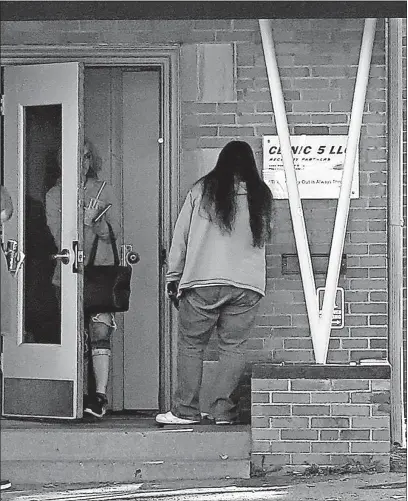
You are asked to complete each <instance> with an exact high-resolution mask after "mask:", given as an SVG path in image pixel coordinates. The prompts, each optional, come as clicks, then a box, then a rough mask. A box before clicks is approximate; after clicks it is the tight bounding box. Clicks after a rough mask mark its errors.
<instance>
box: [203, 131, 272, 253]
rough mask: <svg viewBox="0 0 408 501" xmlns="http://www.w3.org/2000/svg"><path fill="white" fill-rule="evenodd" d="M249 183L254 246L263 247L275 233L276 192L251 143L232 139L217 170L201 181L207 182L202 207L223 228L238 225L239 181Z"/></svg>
mask: <svg viewBox="0 0 408 501" xmlns="http://www.w3.org/2000/svg"><path fill="white" fill-rule="evenodd" d="M238 181H243V182H245V183H246V191H247V201H248V209H249V223H250V227H251V232H252V245H253V246H254V247H262V246H263V245H264V244H265V242H267V241H268V240H269V239H270V236H271V219H272V194H271V191H270V189H269V188H268V186H267V185H266V184H265V183H264V181H262V179H261V177H260V175H259V172H258V169H257V167H256V162H255V157H254V154H253V151H252V148H251V146H250V145H249V144H248V143H246V142H245V141H231V142H230V143H228V144H227V145H225V146H224V148H223V149H222V150H221V152H220V154H219V156H218V160H217V163H216V165H215V167H214V169H213V170H212V171H211V172H209V173H208V174H207V175H205V176H203V177H202V178H201V179H199V181H197V183H200V182H201V183H202V185H203V196H202V200H201V207H202V209H204V210H205V212H206V213H207V215H208V217H209V218H210V221H213V222H215V223H216V224H217V225H218V226H219V227H220V229H221V230H222V231H226V232H228V233H230V232H231V231H232V230H233V228H234V222H235V216H236V211H237V206H236V191H237V188H238V186H237V182H238Z"/></svg>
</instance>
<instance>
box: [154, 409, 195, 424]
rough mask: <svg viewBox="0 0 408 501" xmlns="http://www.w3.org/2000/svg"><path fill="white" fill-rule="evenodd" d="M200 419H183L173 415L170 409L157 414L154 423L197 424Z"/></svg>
mask: <svg viewBox="0 0 408 501" xmlns="http://www.w3.org/2000/svg"><path fill="white" fill-rule="evenodd" d="M199 422H200V421H198V420H195V419H185V418H180V417H177V416H175V415H174V414H173V413H172V412H171V411H169V412H166V413H165V414H157V416H156V423H159V424H197V423H199Z"/></svg>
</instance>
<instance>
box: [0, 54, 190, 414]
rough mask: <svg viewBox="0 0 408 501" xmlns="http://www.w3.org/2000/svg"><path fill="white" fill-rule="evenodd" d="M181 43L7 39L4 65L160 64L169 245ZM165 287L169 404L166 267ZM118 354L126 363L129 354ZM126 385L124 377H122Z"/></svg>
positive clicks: (164, 237)
mask: <svg viewBox="0 0 408 501" xmlns="http://www.w3.org/2000/svg"><path fill="white" fill-rule="evenodd" d="M179 53H180V47H179V45H176V44H174V45H161V46H143V47H138V46H123V45H120V46H116V45H110V46H104V47H102V46H99V45H81V46H75V45H58V46H46V45H32V46H25V45H4V46H2V66H14V65H24V64H44V63H62V62H67V61H76V62H82V63H83V64H84V65H85V68H86V67H97V66H105V67H106V66H114V67H118V66H120V67H124V66H129V67H140V66H150V67H159V68H160V71H161V78H162V88H161V90H162V98H163V99H162V110H161V111H162V126H161V127H162V132H163V136H162V137H163V138H164V142H163V143H162V150H161V172H162V176H161V182H160V191H161V197H160V198H161V204H160V213H161V223H162V224H161V227H160V228H159V246H160V248H161V249H169V247H170V243H171V235H172V228H173V227H174V224H175V221H176V218H177V214H178V209H179V196H180V189H179V186H180V182H179V179H180V172H179V169H180V166H179V158H180V155H179V152H180V146H179V137H180V132H179V130H180V118H179V117H180V111H179V110H180V105H179ZM159 287H160V306H159V308H160V315H159V330H160V334H159V336H160V357H159V364H160V381H159V387H160V394H159V405H160V409H165V408H169V407H170V405H171V399H172V394H173V389H174V379H175V378H174V377H173V374H175V370H176V360H175V356H174V354H175V353H176V345H175V343H176V336H175V332H176V329H175V327H176V317H175V315H174V313H173V312H172V310H171V306H170V304H169V302H168V301H166V300H165V295H164V269H163V268H162V270H161V273H160V277H159ZM119 358H120V357H117V359H115V360H114V363H115V366H116V367H120V364H122V367H123V359H122V360H119ZM122 385H123V380H122Z"/></svg>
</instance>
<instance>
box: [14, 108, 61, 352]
mask: <svg viewBox="0 0 408 501" xmlns="http://www.w3.org/2000/svg"><path fill="white" fill-rule="evenodd" d="M24 110H25V121H24V123H25V148H24V204H25V205H24V250H23V251H24V253H25V265H24V267H23V269H24V303H23V342H25V343H48V344H60V343H61V308H60V299H59V297H60V294H59V290H60V287H59V283H60V281H59V277H60V267H61V266H64V265H61V263H60V261H56V260H55V259H53V255H54V254H56V253H57V252H59V251H60V250H61V169H60V165H61V162H60V152H61V132H62V127H61V124H62V122H61V118H62V113H61V112H62V107H61V105H48V106H27V107H25V109H24ZM50 199H52V200H53V201H54V202H55V206H54V207H51V205H52V204H49V203H48V204H47V200H50ZM47 205H48V207H47ZM50 211H51V212H50Z"/></svg>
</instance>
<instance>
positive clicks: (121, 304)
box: [84, 223, 132, 313]
mask: <svg viewBox="0 0 408 501" xmlns="http://www.w3.org/2000/svg"><path fill="white" fill-rule="evenodd" d="M107 224H108V227H109V236H110V241H111V244H112V250H113V256H114V263H115V264H113V265H107V266H103V265H102V266H95V265H94V262H95V257H96V251H97V248H98V240H99V237H98V235H96V237H95V240H94V242H93V244H92V249H91V254H90V256H89V261H88V264H87V265H86V266H85V273H84V310H85V312H86V313H114V312H120V311H128V309H129V298H130V279H131V277H132V268H131V267H130V266H120V264H119V254H118V248H117V246H116V240H115V236H114V234H113V230H112V227H111V225H110V224H109V223H107Z"/></svg>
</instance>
